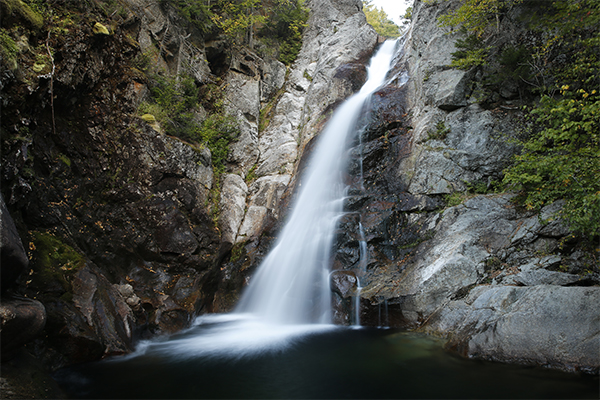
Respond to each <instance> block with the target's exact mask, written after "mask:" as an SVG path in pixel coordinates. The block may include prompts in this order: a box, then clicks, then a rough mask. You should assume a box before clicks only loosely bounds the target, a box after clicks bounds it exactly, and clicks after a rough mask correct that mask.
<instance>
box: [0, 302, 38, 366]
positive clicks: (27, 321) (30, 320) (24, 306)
mask: <svg viewBox="0 0 600 400" xmlns="http://www.w3.org/2000/svg"><path fill="white" fill-rule="evenodd" d="M45 325H46V309H45V307H44V305H43V304H42V303H40V302H39V301H37V300H33V299H28V298H26V297H20V298H2V300H1V301H0V334H1V335H2V361H3V362H4V361H5V360H9V359H10V358H11V357H13V356H14V355H15V354H16V352H17V351H18V350H19V349H20V347H21V346H22V345H24V344H26V343H29V342H30V341H32V340H33V339H34V338H35V337H36V336H38V335H39V334H40V333H41V332H42V330H43V329H44V326H45Z"/></svg>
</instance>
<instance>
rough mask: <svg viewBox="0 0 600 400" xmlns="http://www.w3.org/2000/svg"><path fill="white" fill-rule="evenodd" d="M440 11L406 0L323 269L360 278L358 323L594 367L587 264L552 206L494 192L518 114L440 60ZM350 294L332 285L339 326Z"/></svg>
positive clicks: (447, 51)
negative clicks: (398, 39)
mask: <svg viewBox="0 0 600 400" xmlns="http://www.w3.org/2000/svg"><path fill="white" fill-rule="evenodd" d="M451 7H453V3H452V2H441V3H436V4H434V3H433V2H416V4H415V9H414V13H413V22H412V25H411V28H410V30H409V32H408V33H407V36H406V43H405V45H404V51H403V52H402V53H400V54H399V55H398V60H397V63H396V66H395V68H394V69H393V71H392V72H391V73H390V79H391V82H390V84H388V85H387V86H385V87H384V88H382V89H381V90H380V91H379V92H378V93H376V94H375V96H374V98H373V101H372V106H371V113H370V116H368V117H367V118H366V121H365V126H366V128H365V131H364V133H363V142H362V144H360V145H358V146H357V147H356V148H355V151H354V152H353V153H354V154H356V156H357V159H359V160H362V161H361V162H362V166H363V169H364V172H363V176H362V178H361V177H360V171H361V169H360V168H358V166H359V161H357V162H356V164H355V165H356V167H355V168H354V169H351V171H350V174H351V175H352V177H351V182H350V184H351V185H352V186H351V188H352V190H351V196H350V197H349V198H348V205H347V209H348V211H349V213H348V214H347V215H346V217H345V218H344V219H343V221H342V223H341V226H340V231H339V240H338V244H337V255H336V260H335V263H334V269H339V270H352V271H353V272H354V273H355V274H356V276H357V277H358V279H359V283H360V286H361V287H362V288H361V291H360V297H361V305H362V308H361V313H362V315H361V317H362V321H363V323H365V324H372V325H385V324H389V325H396V326H408V327H411V328H413V329H419V330H422V331H425V332H428V333H430V334H434V335H440V336H444V337H447V338H448V339H449V342H448V347H449V348H453V349H455V350H457V351H458V352H460V353H461V354H463V355H465V356H468V357H477V358H483V359H490V360H500V361H508V362H521V363H527V364H535V365H544V366H550V367H557V368H562V369H566V370H582V371H586V372H592V373H597V371H598V366H599V365H600V356H599V354H598V351H597V349H598V348H600V330H599V326H600V325H599V322H600V320H599V319H598V315H597V312H596V311H595V310H594V309H593V306H592V305H593V304H595V303H596V302H597V300H598V297H599V296H600V288H599V287H598V282H599V281H598V265H597V261H596V260H595V258H594V256H593V254H591V253H590V252H589V251H587V252H586V251H584V250H583V249H582V248H581V246H580V242H581V241H582V238H581V237H577V236H576V235H573V234H572V233H571V232H570V231H569V229H567V228H566V227H565V226H564V225H563V224H562V223H561V221H560V220H558V219H557V218H556V213H557V211H558V210H560V207H561V203H560V202H558V203H555V204H552V205H549V206H546V207H545V208H544V209H542V211H541V213H540V214H539V215H538V214H533V213H531V212H524V211H522V210H519V209H518V208H517V207H515V205H514V204H513V203H512V202H511V198H512V197H513V195H511V194H509V193H494V190H493V188H494V185H495V184H496V182H497V181H499V180H501V178H502V174H503V169H504V168H505V167H506V166H507V165H509V163H510V162H511V159H512V156H513V155H514V154H515V153H516V152H517V151H518V150H519V149H518V147H517V145H516V144H515V141H514V140H511V139H515V138H517V137H518V135H519V134H520V133H519V132H520V130H519V129H518V126H519V122H520V121H521V120H522V118H523V117H524V116H523V115H522V113H521V112H520V111H519V107H518V104H519V101H520V99H518V98H516V97H515V94H514V93H509V92H507V91H501V92H499V93H496V95H495V102H494V103H491V104H482V103H481V102H479V101H478V100H477V98H476V97H477V96H476V93H475V92H474V88H476V86H477V82H479V81H480V80H481V71H478V69H477V68H473V69H471V70H468V71H465V70H458V69H454V68H451V67H449V64H450V61H451V53H452V52H453V51H455V47H454V44H455V41H456V39H457V38H460V37H461V36H460V35H461V34H460V33H459V32H452V31H450V30H449V29H447V28H444V29H442V28H440V27H439V25H438V24H437V22H436V19H437V17H438V16H439V15H440V14H442V13H444V12H447V11H448V9H449V8H451ZM519 12H522V10H520V9H515V10H513V11H512V13H510V14H508V15H507V16H506V17H505V18H504V19H503V20H502V21H501V22H500V24H501V25H500V30H499V31H501V32H504V33H503V34H502V35H500V37H499V38H497V39H496V40H497V42H495V43H494V44H495V45H496V46H498V47H499V48H501V47H502V46H503V45H504V44H505V43H510V42H511V41H516V40H518V39H519V38H521V36H519V35H521V34H522V29H523V27H522V26H521V25H520V22H519ZM406 77H408V79H406ZM517 97H518V96H517ZM361 180H362V184H361ZM485 193H489V194H485ZM450 194H452V195H450ZM456 199H458V201H456V202H455V203H454V204H453V202H454V201H455V200H456ZM456 203H460V204H458V205H455V204H456ZM361 231H362V232H361ZM361 241H364V242H366V246H367V249H368V257H367V259H366V260H363V261H362V263H366V265H367V268H366V269H364V268H362V267H360V265H359V264H360V263H361V261H360V260H359V255H360V250H359V247H360V245H361ZM341 293H347V294H346V296H345V297H344V295H343V294H341ZM353 293H354V291H352V290H345V291H341V290H338V291H337V295H336V298H337V317H338V319H339V321H340V322H346V323H347V322H348V318H349V316H348V315H349V313H350V310H349V308H350V307H351V304H352V303H351V301H350V297H351V295H352V294H353ZM559 304H560V305H559ZM382 309H385V310H386V312H382ZM382 315H387V316H388V317H387V320H382ZM574 315H577V317H573V316H574Z"/></svg>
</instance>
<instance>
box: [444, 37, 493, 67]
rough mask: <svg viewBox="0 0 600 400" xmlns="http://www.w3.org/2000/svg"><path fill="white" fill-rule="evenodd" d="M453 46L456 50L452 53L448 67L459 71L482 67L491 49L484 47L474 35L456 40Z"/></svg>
mask: <svg viewBox="0 0 600 400" xmlns="http://www.w3.org/2000/svg"><path fill="white" fill-rule="evenodd" d="M455 46H456V48H457V49H458V50H457V51H455V52H454V53H452V62H451V63H450V66H452V67H456V68H459V69H470V68H473V67H478V66H480V65H484V64H485V63H486V62H487V58H488V55H489V52H490V49H491V47H485V46H484V45H483V41H482V40H481V39H480V38H479V37H478V36H477V35H475V34H470V35H468V36H467V37H465V38H464V39H457V40H456V43H455Z"/></svg>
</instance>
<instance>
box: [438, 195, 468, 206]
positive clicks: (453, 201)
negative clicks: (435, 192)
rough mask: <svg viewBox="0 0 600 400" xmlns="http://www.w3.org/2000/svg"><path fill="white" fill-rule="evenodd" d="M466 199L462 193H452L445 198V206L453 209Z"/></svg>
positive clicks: (466, 196)
mask: <svg viewBox="0 0 600 400" xmlns="http://www.w3.org/2000/svg"><path fill="white" fill-rule="evenodd" d="M467 198H468V195H467V194H465V193H462V192H454V193H450V194H448V195H446V196H445V199H444V200H446V206H447V207H454V206H457V205H459V204H461V203H462V202H463V201H465V200H466V199H467Z"/></svg>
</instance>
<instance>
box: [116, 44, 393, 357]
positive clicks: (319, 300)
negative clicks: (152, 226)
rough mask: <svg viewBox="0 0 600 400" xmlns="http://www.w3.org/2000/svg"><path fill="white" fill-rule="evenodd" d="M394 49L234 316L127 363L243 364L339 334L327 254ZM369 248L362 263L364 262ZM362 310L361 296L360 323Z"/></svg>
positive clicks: (329, 138)
mask: <svg viewBox="0 0 600 400" xmlns="http://www.w3.org/2000/svg"><path fill="white" fill-rule="evenodd" d="M395 44H396V42H386V43H384V44H383V45H382V47H381V49H380V50H379V51H378V52H377V54H376V55H375V56H374V57H373V59H372V60H371V65H370V66H369V68H368V72H369V74H368V80H367V82H366V83H365V85H364V86H363V88H362V89H361V91H360V92H359V93H357V94H355V95H354V96H352V97H351V98H350V99H348V100H347V101H346V102H345V103H344V104H342V106H341V107H340V108H339V109H338V110H337V111H336V112H335V113H334V115H333V117H332V119H331V121H330V122H329V123H328V125H327V127H326V128H325V130H324V131H323V133H322V134H321V137H320V138H319V142H318V144H317V148H316V149H315V151H314V154H313V156H312V159H311V160H310V163H309V165H310V167H309V169H308V171H307V175H306V176H304V179H303V180H302V181H301V182H302V186H301V191H300V193H299V197H298V199H297V202H296V204H295V207H294V209H293V211H292V213H291V215H290V218H289V220H288V222H287V224H286V225H285V227H284V228H283V230H282V232H281V234H280V239H279V241H278V242H277V244H276V246H275V248H273V250H272V251H271V252H270V253H269V255H268V256H267V257H266V258H265V260H264V261H263V263H262V264H261V265H260V266H259V268H258V270H257V272H256V274H255V276H254V277H253V278H252V279H251V281H250V285H249V286H248V288H247V289H246V291H245V292H244V294H243V296H242V298H241V300H240V303H239V305H238V307H237V309H236V312H235V313H234V314H229V315H206V316H202V317H199V318H197V319H196V321H195V322H194V324H193V326H192V327H191V328H190V329H188V330H186V331H183V332H181V333H179V334H177V335H174V336H172V337H170V338H167V339H166V340H151V341H146V342H141V343H140V344H139V345H138V347H137V349H136V351H135V352H134V353H133V354H131V355H130V356H128V357H137V356H139V355H142V354H146V355H157V356H169V357H172V358H174V359H187V358H193V357H198V356H218V357H232V358H239V357H243V356H251V355H255V354H263V353H265V352H272V351H281V350H283V349H285V348H287V347H289V346H291V345H293V343H295V341H296V340H299V339H301V338H303V337H306V336H307V335H310V334H312V333H319V332H323V331H327V330H331V329H336V327H335V325H333V324H331V304H330V303H331V292H330V288H329V267H330V259H331V255H330V249H331V247H332V245H333V239H334V233H335V229H336V224H337V221H338V219H339V217H340V216H342V212H343V210H342V206H343V200H344V193H345V190H346V188H345V186H344V184H343V181H342V175H343V174H344V172H345V167H346V162H347V160H346V158H347V157H346V156H347V153H348V143H349V142H350V139H352V138H353V135H355V134H356V133H357V132H356V122H357V120H358V118H359V117H360V114H361V112H362V110H363V106H364V104H365V101H366V100H367V99H368V98H369V96H370V95H371V94H372V93H373V92H374V91H375V90H376V89H377V88H378V87H380V86H381V85H382V84H383V83H384V81H385V76H386V73H387V71H388V69H389V66H390V63H391V60H392V56H393V53H394V49H395ZM361 233H362V232H361ZM365 245H366V243H365ZM361 247H362V245H361ZM364 247H365V249H362V250H361V253H363V254H362V255H361V258H363V259H364V260H366V246H364ZM364 263H365V268H366V261H364ZM361 265H362V264H361ZM359 304H360V297H359V296H357V297H356V299H355V307H354V309H355V315H354V320H355V321H356V325H358V324H360V314H359V313H360V310H359V308H360V306H359Z"/></svg>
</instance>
